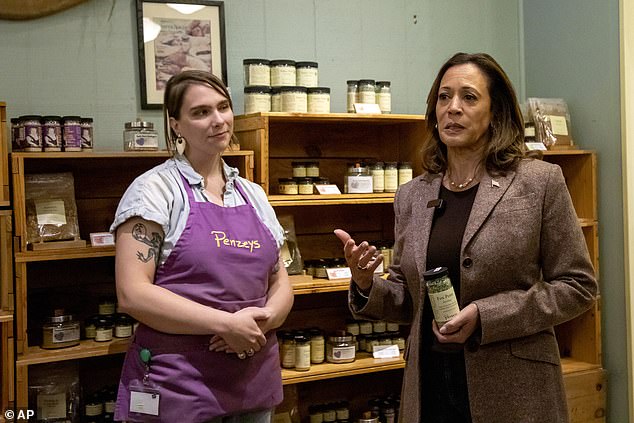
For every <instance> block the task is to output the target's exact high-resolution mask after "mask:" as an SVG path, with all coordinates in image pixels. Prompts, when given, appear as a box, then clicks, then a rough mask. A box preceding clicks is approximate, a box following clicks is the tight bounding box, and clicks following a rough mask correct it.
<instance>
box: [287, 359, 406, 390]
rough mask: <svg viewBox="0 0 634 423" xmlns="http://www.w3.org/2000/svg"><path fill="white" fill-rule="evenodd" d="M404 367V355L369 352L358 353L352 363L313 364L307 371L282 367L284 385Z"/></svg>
mask: <svg viewBox="0 0 634 423" xmlns="http://www.w3.org/2000/svg"><path fill="white" fill-rule="evenodd" d="M403 367H405V360H403V356H402V355H401V356H400V357H399V358H373V357H372V356H371V355H370V354H368V353H359V354H357V359H356V360H355V361H353V362H352V363H342V364H333V363H323V364H313V365H311V367H310V370H308V371H305V372H300V371H297V370H292V369H282V383H283V384H284V385H292V384H295V383H302V382H312V381H316V380H323V379H332V378H336V377H343V376H353V375H358V374H366V373H374V372H383V371H386V370H395V369H402V368H403Z"/></svg>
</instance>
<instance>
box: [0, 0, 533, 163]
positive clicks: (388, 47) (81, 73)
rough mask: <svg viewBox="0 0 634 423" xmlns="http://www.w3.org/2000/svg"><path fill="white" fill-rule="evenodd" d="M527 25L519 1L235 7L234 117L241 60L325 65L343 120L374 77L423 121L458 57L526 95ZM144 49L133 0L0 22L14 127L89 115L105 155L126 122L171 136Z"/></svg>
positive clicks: (330, 0)
mask: <svg viewBox="0 0 634 423" xmlns="http://www.w3.org/2000/svg"><path fill="white" fill-rule="evenodd" d="M446 3H450V4H449V5H447V4H446ZM494 16H504V19H498V18H494ZM518 21H519V7H518V3H517V0H513V1H508V0H481V1H479V2H478V6H477V7H476V6H475V3H474V2H473V1H470V0H459V1H452V2H440V1H437V0H425V1H413V0H394V1H389V2H386V1H383V0H346V1H340V0H227V1H225V22H226V43H227V63H228V65H227V66H228V79H229V85H230V88H231V89H232V93H233V98H234V101H235V111H236V113H242V111H243V107H244V106H243V94H242V90H243V82H242V79H243V77H242V60H243V59H245V58H250V57H263V58H268V59H282V58H288V59H294V60H315V61H317V62H318V63H319V72H320V84H321V85H323V86H327V87H330V88H331V109H332V111H333V112H344V111H345V108H346V100H345V89H346V80H347V79H361V78H372V79H381V80H390V81H392V111H393V112H394V113H423V111H424V110H425V98H426V96H427V91H428V89H429V86H430V85H431V82H432V80H433V79H434V76H435V73H436V71H437V69H438V68H439V66H440V64H441V63H442V62H444V60H446V59H447V58H448V57H449V56H450V55H451V54H452V53H454V52H456V51H458V50H464V51H486V52H489V53H491V54H492V55H494V56H495V57H496V58H497V59H498V60H499V61H500V63H501V64H502V65H503V66H504V67H505V68H506V70H507V71H508V73H509V75H510V77H511V79H512V80H513V82H514V83H515V84H516V86H517V85H518V84H519V82H520V69H521V62H520V55H519V52H518V44H519V39H520V33H519V30H518V27H519V24H518ZM136 39H137V37H136V17H135V3H134V1H133V0H99V1H97V0H91V1H88V2H86V3H83V4H81V5H79V6H77V7H74V8H72V9H69V10H67V11H64V12H61V13H59V14H56V15H53V16H49V17H45V18H41V19H36V20H30V21H0V40H2V42H1V43H0V99H1V100H3V101H6V102H7V109H8V115H9V117H16V116H19V115H22V114H33V113H35V114H59V115H68V114H79V115H81V116H91V117H93V118H94V119H95V144H96V148H98V149H102V150H119V149H121V148H122V147H121V146H122V140H121V138H122V135H121V134H122V131H123V125H124V122H127V121H130V120H134V119H135V118H136V117H137V116H140V117H143V118H144V119H146V120H150V121H152V122H154V123H155V126H156V127H158V128H159V130H160V132H162V130H161V129H160V128H162V120H161V119H162V117H161V114H160V112H159V111H155V110H150V111H148V110H141V109H140V100H139V92H140V88H139V76H138V58H137V47H136V42H137V41H136ZM161 138H162V134H161ZM163 145H164V144H163Z"/></svg>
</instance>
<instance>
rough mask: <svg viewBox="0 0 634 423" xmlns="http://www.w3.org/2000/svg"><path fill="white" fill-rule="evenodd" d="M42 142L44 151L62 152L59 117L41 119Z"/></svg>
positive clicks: (60, 120)
mask: <svg viewBox="0 0 634 423" xmlns="http://www.w3.org/2000/svg"><path fill="white" fill-rule="evenodd" d="M42 140H43V145H44V151H62V118H61V116H44V117H42Z"/></svg>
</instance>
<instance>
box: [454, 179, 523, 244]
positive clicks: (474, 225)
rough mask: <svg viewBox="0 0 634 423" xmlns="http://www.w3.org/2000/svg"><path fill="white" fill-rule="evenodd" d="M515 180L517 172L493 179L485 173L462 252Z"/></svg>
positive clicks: (464, 238)
mask: <svg viewBox="0 0 634 423" xmlns="http://www.w3.org/2000/svg"><path fill="white" fill-rule="evenodd" d="M513 178H515V172H514V171H509V172H507V174H506V176H494V177H491V176H490V175H489V174H488V173H485V174H484V176H483V177H482V179H481V180H480V186H479V187H478V192H477V194H476V198H475V200H474V202H473V207H472V209H471V215H470V216H469V221H468V222H467V227H466V228H465V231H464V236H463V238H462V250H464V249H465V248H466V246H467V245H468V244H469V242H470V241H471V239H472V238H473V236H474V235H475V234H476V233H477V232H478V230H479V229H480V227H481V226H482V225H483V224H484V221H485V220H486V218H487V217H488V216H489V214H491V211H492V210H493V207H495V205H496V204H497V203H498V202H499V201H500V199H501V198H502V196H503V195H504V193H505V192H506V190H507V189H508V188H509V186H510V185H511V182H512V181H513Z"/></svg>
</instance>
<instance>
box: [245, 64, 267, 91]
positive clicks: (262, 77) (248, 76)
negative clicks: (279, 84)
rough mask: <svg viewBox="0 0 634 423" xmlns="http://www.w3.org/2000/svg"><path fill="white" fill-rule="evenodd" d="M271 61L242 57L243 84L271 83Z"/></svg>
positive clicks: (246, 85)
mask: <svg viewBox="0 0 634 423" xmlns="http://www.w3.org/2000/svg"><path fill="white" fill-rule="evenodd" d="M270 65H271V61H270V60H266V59H244V60H243V61H242V66H243V71H244V86H245V87H248V86H251V85H271V66H270Z"/></svg>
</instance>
